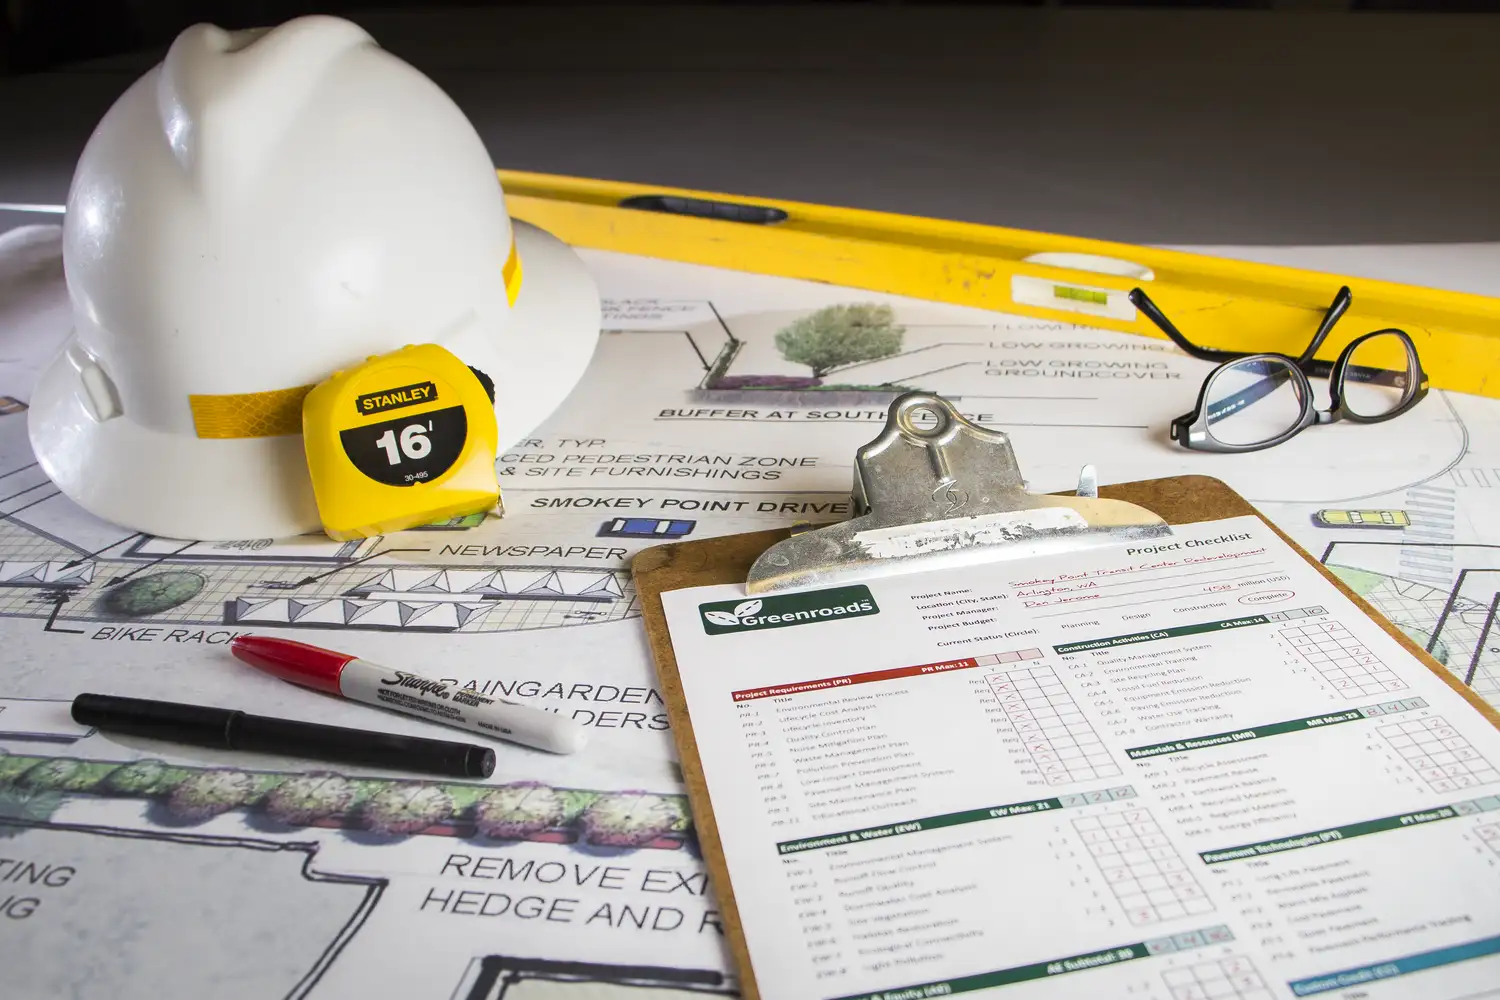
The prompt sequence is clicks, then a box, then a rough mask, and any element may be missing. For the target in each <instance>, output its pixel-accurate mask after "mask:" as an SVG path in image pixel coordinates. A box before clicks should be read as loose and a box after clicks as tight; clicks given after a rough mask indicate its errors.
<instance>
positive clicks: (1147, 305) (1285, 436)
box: [1130, 286, 1427, 452]
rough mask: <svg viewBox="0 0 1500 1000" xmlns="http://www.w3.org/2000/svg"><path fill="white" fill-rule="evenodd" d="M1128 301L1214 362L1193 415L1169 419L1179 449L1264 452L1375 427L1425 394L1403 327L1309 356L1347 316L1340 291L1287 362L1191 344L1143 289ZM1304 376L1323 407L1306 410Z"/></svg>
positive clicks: (1308, 392) (1346, 298) (1308, 393)
mask: <svg viewBox="0 0 1500 1000" xmlns="http://www.w3.org/2000/svg"><path fill="white" fill-rule="evenodd" d="M1130 301H1131V302H1133V303H1134V304H1135V307H1136V308H1137V309H1139V310H1140V311H1141V312H1143V313H1145V315H1146V318H1147V319H1149V320H1151V322H1153V323H1155V324H1156V325H1157V326H1158V327H1159V328H1160V329H1161V331H1162V333H1165V334H1166V335H1167V336H1168V337H1170V338H1172V342H1173V343H1174V344H1176V345H1177V346H1178V347H1180V348H1182V349H1183V350H1184V351H1186V352H1187V353H1188V354H1191V355H1192V356H1193V357H1195V358H1201V359H1202V360H1205V361H1219V362H1222V364H1220V365H1219V367H1217V368H1215V369H1214V370H1213V371H1212V372H1209V375H1208V378H1207V379H1205V380H1204V382H1203V388H1202V389H1200V390H1199V392H1198V405H1197V406H1196V407H1195V408H1194V409H1193V411H1192V412H1191V413H1184V414H1183V415H1182V416H1180V417H1178V418H1177V419H1176V420H1173V421H1172V440H1173V441H1176V442H1177V443H1178V444H1180V445H1182V446H1183V447H1184V448H1193V449H1195V450H1198V451H1220V452H1242V451H1257V450H1259V449H1261V448H1271V447H1274V446H1275V445H1278V444H1281V443H1282V442H1284V441H1289V440H1291V439H1292V438H1293V437H1295V436H1296V435H1297V434H1299V433H1301V432H1302V431H1303V430H1305V429H1306V428H1308V427H1311V426H1312V425H1313V424H1329V423H1333V422H1334V421H1336V420H1349V421H1353V422H1354V423H1360V424H1375V423H1379V422H1380V421H1382V420H1390V419H1391V418H1393V417H1399V416H1400V415H1401V414H1403V413H1405V412H1406V411H1407V410H1409V409H1411V408H1412V407H1413V406H1416V405H1417V404H1418V403H1420V402H1421V401H1422V398H1423V397H1424V396H1426V395H1427V373H1426V372H1424V371H1423V370H1422V364H1421V362H1420V361H1419V360H1418V358H1417V348H1416V345H1415V344H1413V343H1412V341H1411V337H1409V336H1407V334H1406V332H1405V331H1404V330H1397V329H1394V328H1390V329H1385V330H1375V331H1373V332H1371V333H1367V334H1364V335H1363V336H1361V337H1358V338H1356V339H1355V340H1354V341H1353V343H1351V344H1350V345H1349V346H1348V347H1346V348H1344V350H1343V351H1342V352H1341V353H1340V354H1339V356H1338V360H1336V361H1334V362H1332V363H1330V362H1327V361H1319V360H1317V359H1316V358H1314V357H1313V355H1314V354H1316V353H1317V350H1318V348H1319V347H1321V346H1323V341H1324V340H1326V339H1327V337H1328V334H1329V332H1330V331H1331V330H1332V329H1333V326H1334V324H1335V323H1337V322H1338V321H1339V317H1340V316H1343V315H1344V313H1346V312H1348V311H1349V304H1350V302H1352V301H1353V297H1352V296H1351V295H1350V293H1349V289H1348V287H1347V286H1346V287H1344V288H1340V289H1339V291H1338V294H1337V295H1335V296H1334V298H1333V302H1332V304H1330V305H1329V307H1328V311H1327V312H1326V313H1324V314H1323V321H1322V322H1321V323H1319V324H1318V329H1317V332H1316V333H1314V334H1313V337H1312V342H1311V343H1309V344H1308V345H1307V349H1306V350H1304V351H1303V352H1302V353H1301V354H1300V355H1298V356H1297V357H1295V358H1294V357H1291V356H1290V355H1286V354H1274V353H1266V354H1245V353H1241V352H1238V351H1218V350H1214V349H1213V348H1208V347H1199V346H1198V345H1197V344H1194V343H1193V342H1192V341H1190V340H1188V339H1187V337H1185V336H1183V335H1182V332H1181V331H1180V330H1178V329H1177V327H1175V326H1174V325H1172V321H1171V320H1169V319H1167V317H1166V315H1165V314H1163V313H1162V311H1161V310H1160V309H1159V308H1157V305H1156V303H1154V302H1152V301H1151V299H1150V297H1149V296H1147V295H1146V293H1145V292H1143V291H1141V290H1140V289H1139V288H1137V289H1135V290H1134V291H1132V292H1131V293H1130ZM1309 376H1311V377H1313V378H1326V379H1328V393H1329V397H1330V399H1331V402H1332V405H1331V406H1330V407H1329V409H1327V410H1319V409H1318V408H1317V407H1316V406H1315V405H1314V403H1313V392H1312V385H1311V384H1310V383H1309V382H1308V377H1309Z"/></svg>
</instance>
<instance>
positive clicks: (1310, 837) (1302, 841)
mask: <svg viewBox="0 0 1500 1000" xmlns="http://www.w3.org/2000/svg"><path fill="white" fill-rule="evenodd" d="M1457 815H1459V813H1458V811H1457V810H1456V809H1454V808H1453V807H1452V806H1438V807H1437V808H1436V809H1424V810H1423V811H1421V812H1414V813H1401V814H1400V815H1399V816H1382V817H1381V818H1380V819H1368V820H1365V821H1364V822H1363V823H1350V824H1349V825H1348V826H1335V827H1330V828H1329V829H1327V830H1314V831H1313V832H1312V833H1298V834H1294V835H1292V836H1290V837H1283V838H1282V839H1280V840H1263V841H1261V842H1260V843H1258V844H1245V845H1243V846H1240V847H1225V848H1221V849H1220V850H1217V851H1200V852H1199V853H1198V857H1200V858H1202V859H1203V863H1204V864H1206V865H1217V864H1222V863H1223V862H1225V861H1239V860H1241V859H1243V858H1258V857H1262V856H1264V855H1267V854H1280V853H1282V852H1283V851H1298V850H1301V849H1302V848H1304V847H1318V846H1319V845H1321V844H1331V843H1333V842H1334V841H1337V840H1348V839H1349V838H1351V837H1365V836H1368V835H1369V834H1372V833H1384V832H1385V831H1387V830H1400V829H1403V828H1407V827H1413V826H1424V825H1426V824H1428V823H1436V822H1438V821H1439V820H1444V819H1452V818H1453V817H1455V816H1457Z"/></svg>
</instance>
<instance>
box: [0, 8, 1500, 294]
mask: <svg viewBox="0 0 1500 1000" xmlns="http://www.w3.org/2000/svg"><path fill="white" fill-rule="evenodd" d="M1497 6H1500V4H1496V3H1414V2H1401V0H1359V2H1354V3H1349V2H1343V0H1261V2H1254V0H1237V2H1231V3H1227V4H1226V3H1219V4H1208V3H1162V2H1157V3H1149V4H1147V3H1130V4H1127V3H1104V2H1100V0H1094V2H1092V3H1079V2H1072V0H1047V2H1029V3H1028V2H1017V3H1004V4H993V3H991V4H982V3H974V4H964V3H930V2H915V0H908V2H881V3H876V2H856V0H850V2H822V3H785V2H783V3H779V4H762V3H723V4H715V5H708V4H701V3H700V4H639V3H638V4H622V3H599V2H597V0H596V2H595V3H593V4H588V5H584V4H576V3H531V4H483V3H470V4H463V5H455V4H408V5H403V6H398V5H384V6H380V5H377V4H370V3H368V2H367V3H363V4H357V5H356V4H354V3H349V2H337V0H335V2H331V3H320V4H309V3H300V2H293V0H258V2H251V0H0V11H3V12H5V20H4V21H3V23H5V24H8V25H10V27H9V28H8V29H7V30H8V31H9V35H8V36H7V38H6V41H5V43H4V46H0V48H4V49H5V50H6V51H8V52H9V56H8V58H9V60H10V69H11V71H10V72H9V73H8V74H0V232H3V231H4V230H6V229H8V228H10V227H12V226H17V225H22V224H29V223H34V222H38V221H43V220H44V218H45V217H44V216H38V215H36V214H28V213H26V212H21V211H16V210H9V211H7V210H6V208H5V207H4V203H12V204H16V203H21V204H42V205H48V204H50V205H56V204H59V203H61V202H62V201H63V200H64V198H65V197H66V194H67V188H68V183H69V180H70V178H71V175H72V171H73V166H74V164H75V163H76V162H77V159H78V154H79V152H80V151H81V150H82V148H83V145H84V143H85V142H86V141H87V140H88V137H89V133H90V132H91V130H92V129H93V127H94V125H95V123H97V122H98V120H99V118H100V117H101V116H102V115H103V114H104V113H105V111H106V110H107V109H108V108H109V106H110V104H111V103H112V102H113V101H114V100H115V99H116V98H117V97H118V96H119V95H120V93H122V92H123V91H124V90H125V88H127V87H128V86H129V85H130V84H131V83H132V82H133V81H134V80H136V79H138V78H139V77H140V76H141V74H143V73H145V72H147V71H148V70H149V69H150V68H151V66H152V65H153V64H155V63H156V62H158V61H159V60H160V59H161V57H162V54H163V52H164V51H165V47H166V46H167V45H168V44H169V43H170V41H171V40H172V38H173V37H175V35H176V33H177V32H178V31H179V30H180V29H181V28H182V27H184V26H186V25H189V24H192V23H195V22H199V21H211V22H215V23H218V24H220V25H222V26H224V27H230V28H233V27H246V26H252V25H265V24H273V23H277V22H280V21H283V20H286V19H288V18H290V17H293V16H295V15H297V14H300V13H305V12H311V11H320V12H326V13H344V14H345V15H346V16H349V17H350V18H351V19H353V20H355V21H356V22H357V23H359V24H360V25H361V26H362V27H364V28H365V29H366V30H367V31H369V32H370V34H371V35H372V36H373V37H374V39H375V40H376V41H377V42H378V43H379V44H380V45H382V46H384V47H385V48H387V49H389V50H390V51H392V52H393V53H395V54H396V55H398V56H400V57H401V58H403V59H406V60H407V61H409V62H411V63H412V64H413V65H415V66H416V67H417V68H419V69H420V70H422V71H423V72H424V73H426V74H427V75H428V76H430V77H431V78H432V79H433V80H435V81H436V82H437V83H438V85H439V86H441V87H442V88H443V89H444V90H446V91H447V92H448V94H449V95H451V96H452V97H453V99H454V100H455V101H456V102H457V103H458V105H459V106H460V107H461V108H462V109H463V111H464V113H465V114H466V115H468V117H469V119H470V121H472V122H473V124H474V126H475V128H476V130H477V131H478V132H479V134H480V136H481V137H482V138H483V140H484V142H485V144H486V146H487V147H488V149H489V152H490V155H491V159H492V160H493V161H494V162H495V164H496V165H497V166H500V167H504V168H509V169H515V170H533V171H540V172H544V173H555V174H569V175H575V176H583V177H599V178H608V179H612V180H620V181H631V182H636V183H641V184H650V185H663V186H673V187H683V188H695V189H699V190H706V191H719V192H729V193H733V194H737V195H743V196H746V197H749V198H756V197H761V198H772V199H783V200H788V201H806V202H815V203H820V204H829V205H845V206H852V207H858V208H868V209H876V210H881V211H889V212H898V213H904V214H910V215H920V216H930V217H936V218H947V219H960V220H966V221H971V222H980V223H988V224H991V225H1000V226H1011V227H1015V228H1020V229H1031V230H1041V231H1046V232H1057V233H1068V234H1076V235H1080V236H1090V237H1096V238H1102V239H1113V240H1122V241H1125V242H1132V243H1147V244H1158V245H1168V246H1196V247H1208V248H1219V247H1227V248H1230V249H1227V250H1224V251H1223V252H1227V253H1232V254H1238V255H1248V256H1256V255H1257V254H1258V259H1267V260H1274V261H1278V262H1283V263H1290V264H1294V265H1298V266H1306V267H1313V268H1318V269H1335V270H1339V271H1346V272H1348V273H1363V274H1365V275H1366V276H1369V277H1387V278H1392V279H1395V280H1405V281H1414V282H1418V283H1425V284H1432V285H1438V286H1441V287H1450V288H1463V289H1468V290H1474V291H1481V290H1482V291H1486V292H1490V293H1493V292H1495V291H1500V284H1497V282H1500V16H1497V13H1483V12H1475V10H1476V9H1478V8H1483V9H1485V10H1493V9H1494V8H1496V7H1497ZM1226 8H1228V9H1226ZM1377 8H1378V9H1377ZM1396 8H1403V9H1396ZM1439 8H1443V9H1448V10H1449V11H1450V12H1446V13H1444V12H1440V11H1439ZM1460 8H1463V9H1464V11H1467V12H1463V11H1460V10H1459V9H1460ZM52 218H55V216H53V217H52ZM1396 244H1402V245H1404V246H1403V249H1402V252H1401V253H1400V254H1396V253H1394V252H1392V251H1391V250H1390V249H1389V248H1390V247H1392V246H1393V245H1396ZM1351 245H1372V246H1378V247H1383V248H1385V249H1382V250H1379V251H1378V252H1370V253H1366V252H1364V251H1362V250H1357V251H1349V250H1347V249H1346V250H1343V251H1340V252H1338V253H1336V254H1331V255H1330V254H1327V253H1323V252H1321V251H1320V249H1319V248H1320V247H1325V246H1334V247H1345V248H1347V247H1350V246H1351ZM1261 247H1265V248H1267V249H1266V251H1265V252H1264V253H1259V251H1258V250H1257V249H1256V248H1261ZM1233 248H1238V249H1233ZM1287 248H1291V249H1290V250H1288V249H1287Z"/></svg>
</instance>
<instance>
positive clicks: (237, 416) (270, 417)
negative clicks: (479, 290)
mask: <svg viewBox="0 0 1500 1000" xmlns="http://www.w3.org/2000/svg"><path fill="white" fill-rule="evenodd" d="M500 275H501V277H502V278H503V279H504V280H505V298H506V300H507V301H508V302H509V303H510V305H511V307H512V308H514V307H515V304H516V299H518V298H519V297H520V295H521V255H520V254H518V253H517V252H516V235H515V232H514V230H512V232H511V236H510V254H509V255H508V256H507V257H506V258H505V264H504V266H502V267H501V268H500ZM312 390H313V386H310V385H299V386H295V387H293V388H291V389H267V390H265V391H263V392H237V393H229V394H223V395H212V396H210V395H190V396H188V408H189V409H191V410H192V413H193V429H194V430H195V431H196V432H197V435H198V436H199V437H200V438H216V439H223V438H261V437H281V436H283V435H286V434H301V433H302V401H303V400H304V399H306V398H307V394H308V393H309V392H312Z"/></svg>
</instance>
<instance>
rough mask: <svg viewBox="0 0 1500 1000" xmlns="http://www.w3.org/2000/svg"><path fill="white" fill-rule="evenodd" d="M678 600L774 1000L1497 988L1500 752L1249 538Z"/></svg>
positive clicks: (1299, 574)
mask: <svg viewBox="0 0 1500 1000" xmlns="http://www.w3.org/2000/svg"><path fill="white" fill-rule="evenodd" d="M662 597H663V602H664V606H665V611H666V616H667V621H668V625H669V629H670V633H671V638H672V644H673V649H674V651H675V654H676V658H677V662H678V669H679V672H680V676H681V679H682V684H683V690H684V695H685V698H686V702H687V706H688V709H689V712H690V715H691V718H692V722H693V730H694V733H695V736H696V741H697V747H698V752H699V754H700V756H701V761H702V766H703V770H704V775H705V778H706V781H707V785H708V791H709V795H710V798H711V800H712V803H713V811H714V815H715V818H716V824H717V827H718V831H719V835H720V837H721V839H722V845H723V850H724V854H725V860H726V862H727V867H728V871H729V874H730V882H731V887H732V890H733V894H734V898H735V902H736V905H737V908H738V911H739V914H740V918H741V921H742V924H743V927H744V933H745V937H746V941H747V945H748V949H749V954H750V958H751V963H752V965H753V968H754V973H755V978H756V982H757V985H758V987H759V992H760V995H761V996H762V997H767V998H775V1000H877V998H879V1000H898V998H899V1000H908V998H912V1000H915V998H919V997H934V996H949V995H957V994H962V993H980V992H984V991H988V990H992V989H994V988H996V987H1001V986H1004V987H1007V991H1006V992H1005V994H1004V995H1005V996H1007V997H1011V996H1014V997H1017V998H1018V1000H1032V998H1035V1000H1044V998H1072V997H1089V998H1114V997H1119V998H1129V1000H1137V998H1138V1000H1272V998H1286V997H1305V996H1327V997H1337V998H1347V1000H1354V998H1369V1000H1394V998H1421V1000H1459V998H1470V997H1479V996H1488V995H1491V991H1497V990H1500V730H1497V729H1496V728H1495V727H1494V726H1493V725H1492V724H1491V723H1490V722H1489V721H1488V720H1487V719H1486V718H1485V717H1484V716H1483V715H1481V714H1480V713H1479V712H1478V711H1477V710H1476V709H1475V708H1474V707H1473V706H1471V705H1470V704H1469V703H1468V702H1466V701H1465V699H1464V698H1463V697H1462V696H1461V695H1459V694H1458V693H1457V692H1456V691H1455V690H1453V689H1452V688H1450V687H1449V686H1448V685H1447V684H1446V683H1444V681H1443V680H1442V679H1441V678H1440V677H1438V676H1437V675H1436V674H1434V673H1432V672H1431V671H1430V670H1429V669H1428V667H1427V666H1426V665H1424V664H1423V663H1422V662H1421V661H1419V660H1418V659H1416V658H1415V657H1413V656H1412V655H1410V653H1408V652H1407V651H1406V650H1405V649H1404V648H1402V646H1401V645H1400V644H1399V643H1398V642H1396V641H1395V640H1394V639H1393V638H1392V637H1391V636H1390V635H1388V634H1387V633H1386V632H1385V631H1383V630H1382V629H1381V627H1380V626H1379V625H1377V624H1376V623H1375V622H1374V621H1373V620H1371V619H1370V618H1369V617H1367V616H1366V615H1365V614H1363V613H1361V612H1360V610H1359V609H1358V608H1357V607H1356V606H1355V605H1354V604H1353V603H1352V602H1351V601H1349V600H1348V599H1347V598H1346V597H1345V596H1344V595H1343V594H1342V593H1340V592H1339V591H1338V589H1337V588H1335V587H1334V586H1333V585H1332V584H1331V583H1329V582H1328V581H1327V580H1326V579H1325V578H1324V577H1323V576H1321V575H1320V574H1319V573H1318V572H1317V570H1316V569H1315V568H1314V567H1312V566H1311V565H1309V564H1308V563H1307V561H1306V560H1305V559H1304V558H1303V557H1302V556H1301V555H1300V554H1298V553H1297V552H1296V551H1295V550H1294V549H1292V548H1291V547H1290V546H1288V545H1287V544H1286V543H1285V542H1283V541H1282V540H1281V539H1280V538H1279V537H1278V536H1277V535H1276V534H1275V533H1274V532H1273V531H1272V530H1271V528H1269V527H1268V526H1267V525H1266V524H1265V523H1264V522H1262V521H1261V520H1259V519H1258V518H1255V517H1239V518H1232V519H1227V520H1220V521H1213V522H1207V523H1200V524H1194V525H1188V526H1180V527H1177V528H1175V529H1174V532H1173V534H1172V535H1171V536H1170V537H1169V538H1160V539H1150V540H1147V541H1142V542H1138V543H1134V544H1131V543H1119V544H1115V545H1110V546H1108V547H1104V548H1099V549H1094V550H1091V551H1085V552H1074V553H1067V554H1064V555H1061V556H1051V557H1048V558H1045V559H1034V560H1010V561H1001V562H996V563H992V564H988V565H981V566H974V567H969V568H964V569H947V570H944V571H941V572H926V573H913V574H910V575H905V576H887V577H881V578H879V579H875V580H871V581H869V582H866V583H850V584H848V585H844V586H837V587H829V588H824V589H811V590H800V591H792V592H781V593H774V594H769V595H766V596H763V597H758V598H751V597H746V596H745V594H744V591H743V589H742V588H740V587H735V586H719V587H701V588H694V589H688V590H678V591H671V592H668V593H665V594H663V595H662ZM1496 995H1500V993H1496Z"/></svg>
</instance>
